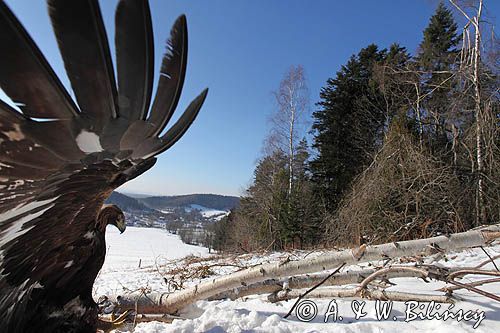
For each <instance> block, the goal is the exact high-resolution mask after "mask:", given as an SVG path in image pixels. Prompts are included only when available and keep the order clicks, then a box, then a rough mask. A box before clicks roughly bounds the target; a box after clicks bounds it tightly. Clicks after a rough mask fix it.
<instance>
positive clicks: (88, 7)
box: [0, 0, 207, 317]
mask: <svg viewBox="0 0 500 333" xmlns="http://www.w3.org/2000/svg"><path fill="white" fill-rule="evenodd" d="M48 8H49V14H50V18H51V21H52V25H53V28H54V32H55V34H56V37H57V41H58V45H59V49H60V51H61V55H62V58H63V61H64V64H65V68H66V72H67V74H68V77H69V80H70V82H71V87H72V90H73V92H74V95H75V98H76V102H74V101H73V100H72V98H71V97H70V96H69V94H68V92H67V91H66V90H65V88H64V87H63V85H62V84H61V82H60V81H59V79H58V77H57V76H56V75H55V73H54V71H53V70H52V69H51V67H50V66H49V64H48V63H47V61H46V60H45V58H44V56H43V55H42V53H41V52H40V50H39V49H38V48H37V46H36V45H35V43H34V42H33V40H32V39H31V38H30V36H29V35H28V33H27V32H26V31H25V29H24V28H23V26H22V25H21V24H20V22H19V21H18V20H17V18H16V17H15V16H14V15H13V13H12V12H11V11H10V9H9V8H8V7H7V5H6V4H5V3H4V2H3V1H2V0H0V44H1V45H4V48H5V49H4V50H3V51H2V52H0V87H1V88H2V90H3V91H4V92H5V93H6V94H7V95H8V96H9V97H10V98H11V99H12V100H13V101H14V103H15V104H16V105H17V106H18V108H19V109H20V110H21V112H18V111H16V110H15V109H14V108H12V107H11V106H9V105H8V104H7V103H5V102H3V101H1V100H0V288H1V291H0V312H1V313H9V311H8V310H9V309H4V307H5V305H6V304H13V302H20V303H22V302H23V301H24V300H25V299H26V297H24V295H26V294H29V293H30V292H31V291H32V290H33V289H36V288H40V286H42V287H43V286H44V285H47V284H50V285H51V286H57V284H58V283H59V284H60V283H62V282H63V281H64V279H68V278H69V277H68V276H65V275H64V274H62V273H60V272H64V270H63V269H62V268H64V266H66V265H70V264H73V262H71V263H70V261H72V260H74V259H73V258H75V257H79V256H78V247H68V244H78V242H80V241H85V235H86V232H88V230H89V228H90V227H91V224H92V223H95V222H94V221H95V219H96V217H97V214H98V211H99V209H100V208H101V206H102V204H103V202H104V200H105V199H106V198H107V196H108V195H109V194H110V193H111V191H112V190H113V189H115V188H116V187H118V186H120V185H122V184H123V183H125V182H126V181H128V180H130V179H132V178H134V177H137V176H138V175H140V174H141V173H143V172H145V171H146V170H147V169H149V168H150V167H152V166H153V164H154V162H155V156H156V155H158V154H159V153H161V152H163V151H164V150H166V149H168V148H169V147H170V146H172V145H173V144H174V143H175V142H176V141H177V140H178V139H179V138H180V137H181V136H182V135H183V134H184V133H185V131H186V130H187V129H188V128H189V126H190V125H191V123H192V122H193V120H194V118H195V117H196V115H197V114H198V112H199V110H200V108H201V105H202V104H203V102H204V100H205V97H206V95H207V90H204V91H203V92H202V93H201V94H200V95H199V96H198V97H197V98H195V99H194V100H193V102H191V104H190V105H189V106H188V108H187V109H186V111H185V112H184V114H183V115H182V116H181V117H180V118H179V120H178V121H177V122H176V123H175V124H174V125H173V126H172V127H171V128H170V129H169V130H167V131H166V133H165V134H164V135H161V133H162V132H163V130H164V128H165V127H166V125H167V123H168V121H169V120H170V118H171V116H172V114H173V112H174V110H175V108H176V106H177V102H178V100H179V97H180V93H181V89H182V85H183V81H184V74H185V71H186V58H187V27H186V19H185V17H184V16H181V17H180V18H179V19H177V21H176V22H175V24H174V26H173V28H172V31H171V36H170V39H169V40H168V42H167V51H166V53H165V55H164V58H163V63H162V67H161V73H160V79H159V84H158V90H157V92H156V97H155V98H154V100H153V103H152V106H151V108H150V104H151V96H152V86H153V62H154V59H153V53H154V52H153V51H154V46H153V36H152V27H151V18H150V12H149V7H148V3H147V1H142V0H121V1H120V2H119V4H118V7H117V11H116V20H115V23H116V29H115V30H116V34H115V43H116V61H117V71H116V72H117V79H115V74H114V73H115V71H114V68H113V64H112V61H111V56H110V51H109V45H108V40H107V37H106V32H105V29H104V24H103V21H102V18H101V13H100V9H99V5H98V2H97V0H73V1H67V0H49V1H48ZM54 253H57V255H53V254H54ZM82 260H83V259H82ZM17 308H18V309H21V308H22V307H20V306H18V307H17ZM7 317H8V316H7Z"/></svg>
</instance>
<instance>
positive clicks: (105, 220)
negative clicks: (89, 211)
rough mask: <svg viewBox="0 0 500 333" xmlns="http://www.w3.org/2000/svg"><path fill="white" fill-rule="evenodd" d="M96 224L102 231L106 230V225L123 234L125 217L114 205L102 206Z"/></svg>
mask: <svg viewBox="0 0 500 333" xmlns="http://www.w3.org/2000/svg"><path fill="white" fill-rule="evenodd" d="M97 222H98V223H97V225H99V226H101V227H102V229H103V230H105V229H106V226H107V225H108V224H111V225H114V226H115V227H117V228H118V230H120V233H123V232H124V231H125V228H126V225H125V216H124V215H123V212H122V210H121V209H120V208H118V207H117V206H116V205H103V206H102V208H101V211H100V212H99V215H98V216H97Z"/></svg>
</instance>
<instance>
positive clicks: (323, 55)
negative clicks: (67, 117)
mask: <svg viewBox="0 0 500 333" xmlns="http://www.w3.org/2000/svg"><path fill="white" fill-rule="evenodd" d="M6 2H7V3H8V4H9V6H10V7H11V9H12V10H13V11H14V13H15V14H16V15H17V16H18V18H19V19H20V20H21V22H22V23H23V24H24V26H25V27H26V28H27V30H28V31H29V33H30V34H31V35H32V37H33V39H34V40H35V41H36V43H37V44H38V46H39V47H40V48H41V50H42V52H43V53H44V54H45V55H46V57H47V59H48V61H49V63H50V64H51V65H52V66H53V67H54V70H55V71H56V73H58V74H59V76H60V77H61V80H62V81H63V83H64V84H65V85H66V87H69V81H68V79H67V77H66V75H65V73H64V67H63V64H62V60H61V57H60V55H59V52H58V50H57V45H56V41H55V38H54V36H53V33H52V29H51V26H50V22H49V18H48V14H47V10H46V5H45V2H44V1H42V0H7V1H6ZM116 3H117V1H116V0H103V1H101V10H102V13H103V17H104V20H105V25H106V29H107V32H108V36H109V40H110V41H113V40H114V38H113V37H112V36H114V26H113V25H114V10H115V7H116ZM485 3H486V8H487V10H488V14H489V16H490V19H491V20H493V22H494V23H497V20H495V18H491V17H493V16H494V15H495V14H496V13H500V1H498V0H486V1H485ZM437 4H438V1H431V0H376V1H375V0H349V1H334V0H205V1H201V0H198V1H196V0H172V1H171V0H151V1H150V7H151V11H152V19H153V29H154V33H155V56H156V71H157V69H158V68H159V64H160V61H161V56H162V54H163V52H164V49H165V48H164V45H165V40H166V38H167V37H168V35H169V31H170V27H171V25H172V24H173V22H174V20H175V18H176V17H177V16H178V15H180V14H182V13H184V14H186V16H187V20H188V29H189V54H188V68H187V75H186V80H185V84H184V90H183V94H182V97H181V101H180V103H179V107H178V110H177V116H179V115H180V114H181V112H182V111H183V110H184V108H185V107H186V106H187V104H188V103H189V102H190V101H191V100H192V99H193V98H194V97H196V96H197V95H198V94H199V93H200V92H201V90H202V89H203V88H205V87H209V88H210V91H209V95H208V98H207V100H206V102H205V105H204V106H203V108H202V110H201V112H200V114H199V116H198V118H197V119H196V121H195V122H194V124H193V125H192V126H191V128H190V129H189V131H188V132H187V133H186V134H185V135H184V137H183V138H182V139H181V140H180V141H179V142H178V143H177V144H176V145H175V146H174V147H172V148H171V149H170V150H168V151H167V152H165V153H163V154H162V155H161V156H160V157H159V159H158V162H157V164H156V166H155V167H154V168H153V169H151V170H150V171H148V172H147V173H146V174H143V175H142V176H140V177H139V178H137V179H136V180H134V181H132V182H129V183H127V184H126V185H125V186H124V187H122V188H121V189H120V190H122V191H124V192H135V193H146V194H165V195H172V194H188V193H217V194H230V195H239V194H241V193H242V191H243V189H244V188H245V187H246V186H247V185H248V184H249V182H250V180H251V178H252V173H253V169H254V167H255V162H256V159H257V158H258V157H259V156H260V153H261V147H262V141H263V139H264V137H265V136H266V133H267V131H268V127H269V124H268V117H269V114H270V113H271V112H272V111H273V109H274V107H275V105H274V103H273V99H272V96H271V91H272V90H274V89H276V88H277V87H278V85H279V82H280V80H281V78H282V76H283V74H284V73H285V71H286V70H287V69H288V68H289V66H290V65H297V64H302V65H303V66H304V68H305V71H306V76H307V81H308V85H309V90H310V99H311V108H312V109H314V103H315V102H317V101H318V99H319V91H320V88H321V87H322V86H323V85H324V84H325V82H326V80H327V79H328V78H329V77H333V76H335V73H336V72H337V70H338V69H339V68H340V66H341V65H342V64H344V63H345V62H346V61H347V59H348V58H349V56H350V55H352V54H353V53H357V52H358V51H359V50H360V49H361V48H362V47H365V46H367V45H368V44H370V43H375V44H377V45H379V47H381V48H384V47H388V46H389V45H390V44H391V43H393V42H398V43H400V44H401V45H402V46H406V47H407V48H408V50H409V51H410V52H411V53H414V52H415V50H416V48H417V46H418V44H419V42H420V41H421V39H422V31H423V29H424V28H425V27H426V26H427V24H428V21H429V18H430V16H431V15H432V14H433V12H434V9H435V8H436V6H437ZM460 22H462V21H460ZM460 28H461V25H460V24H459V29H460ZM111 47H112V52H113V53H114V50H113V45H112V46H111ZM3 51H4V50H2V52H3ZM157 74H158V73H156V75H157ZM0 97H1V96H0ZM2 98H3V97H2Z"/></svg>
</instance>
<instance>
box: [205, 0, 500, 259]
mask: <svg viewBox="0 0 500 333" xmlns="http://www.w3.org/2000/svg"><path fill="white" fill-rule="evenodd" d="M477 8H478V7H471V8H461V9H463V10H464V11H465V13H468V18H470V21H469V23H467V25H466V26H465V28H464V29H460V34H459V32H458V27H457V24H456V22H455V21H454V18H453V15H452V12H451V10H450V9H449V8H447V7H446V6H445V5H444V4H443V3H441V4H440V5H439V6H438V7H437V9H436V12H435V14H434V15H433V16H432V17H431V19H430V22H429V25H428V26H427V28H426V29H425V30H424V32H423V40H422V42H421V43H420V45H419V48H418V51H417V52H416V54H415V55H411V54H409V53H408V51H407V50H406V48H404V47H402V46H401V45H398V44H393V45H391V46H390V47H389V48H388V49H380V48H379V47H378V46H377V45H374V44H372V45H368V46H367V47H365V48H363V49H362V50H360V51H359V53H358V54H356V55H353V56H352V57H351V58H350V59H349V60H348V61H347V63H346V64H345V65H343V66H342V68H341V69H340V70H339V71H338V72H337V73H336V75H335V77H332V78H330V79H329V80H328V81H327V82H326V85H325V86H324V87H323V88H322V89H321V92H320V100H319V102H317V103H316V110H315V111H314V112H313V113H312V126H310V127H309V131H310V132H309V133H310V134H311V136H312V140H311V141H312V142H311V143H310V144H309V143H308V141H307V140H306V137H307V135H306V134H307V130H306V131H303V129H304V128H305V129H307V125H306V126H304V120H305V121H307V118H308V115H307V109H308V108H307V105H308V99H307V96H308V92H307V87H306V85H305V79H304V70H303V68H302V67H301V66H298V67H292V68H291V69H290V71H289V72H288V73H287V74H286V75H285V77H284V78H283V80H282V82H281V84H280V87H279V89H278V90H277V91H276V92H275V96H276V101H277V111H276V114H275V115H273V122H272V124H273V126H272V130H271V133H270V135H269V137H268V138H267V140H266V144H265V149H264V154H263V157H262V158H261V159H260V160H259V162H258V164H257V167H256V169H255V171H254V178H253V183H252V184H251V185H250V187H249V188H248V189H247V191H246V194H245V196H244V197H242V198H241V205H240V207H239V208H238V209H235V210H233V211H232V212H231V214H230V215H229V216H228V217H227V218H225V219H223V220H221V221H220V222H218V223H217V224H215V225H214V226H213V234H214V236H213V247H214V248H215V249H217V250H231V251H252V250H256V249H289V248H308V247H317V246H318V245H321V244H325V245H328V246H332V245H352V244H360V243H380V242H386V241H394V240H406V239H414V238H420V237H430V236H433V235H439V234H448V233H452V232H459V231H463V230H467V229H470V228H473V227H475V226H478V225H482V224H488V223H498V222H499V221H500V108H499V105H500V104H499V91H498V69H499V59H498V44H494V43H492V44H491V43H490V44H488V43H486V42H485V41H483V40H482V39H481V35H480V31H481V30H480V29H479V25H480V23H481V22H482V21H481V10H477ZM479 8H480V7H479Z"/></svg>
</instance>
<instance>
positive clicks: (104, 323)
mask: <svg viewBox="0 0 500 333" xmlns="http://www.w3.org/2000/svg"><path fill="white" fill-rule="evenodd" d="M132 312H134V311H133V310H131V309H128V310H126V311H124V312H123V313H122V314H120V315H119V316H118V317H116V318H115V317H114V314H112V315H111V320H105V319H99V322H98V325H97V326H98V328H99V329H100V330H103V331H104V332H108V331H110V330H113V329H116V328H118V327H120V326H121V325H123V324H124V323H125V321H126V320H127V317H128V316H129V315H130V314H131V313H132Z"/></svg>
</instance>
